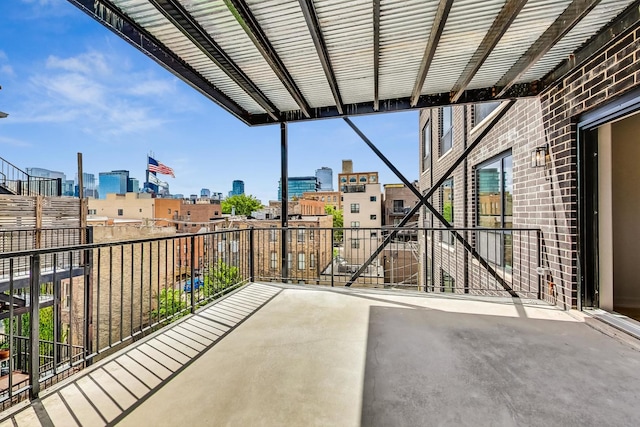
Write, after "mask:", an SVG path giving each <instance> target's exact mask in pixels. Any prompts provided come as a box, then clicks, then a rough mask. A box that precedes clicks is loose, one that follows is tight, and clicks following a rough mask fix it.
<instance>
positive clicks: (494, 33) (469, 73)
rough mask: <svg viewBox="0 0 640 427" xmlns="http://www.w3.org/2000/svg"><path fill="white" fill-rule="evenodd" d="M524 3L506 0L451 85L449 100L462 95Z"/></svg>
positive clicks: (455, 99)
mask: <svg viewBox="0 0 640 427" xmlns="http://www.w3.org/2000/svg"><path fill="white" fill-rule="evenodd" d="M526 3H527V0H507V2H506V3H505V5H504V6H503V7H502V9H501V10H500V12H499V13H498V16H496V19H495V20H494V21H493V24H492V25H491V28H489V31H488V32H487V34H486V35H485V36H484V39H482V42H481V43H480V46H478V49H476V51H475V53H474V54H473V56H472V57H471V60H470V61H469V63H468V64H467V66H466V67H465V69H464V71H463V72H462V74H461V75H460V77H459V78H458V81H457V82H456V84H455V85H454V86H453V90H452V92H453V95H452V96H451V102H456V101H457V100H458V99H459V98H460V96H462V92H463V91H464V90H465V89H466V88H467V86H469V83H471V80H473V77H474V76H475V75H476V73H477V72H478V70H479V69H480V67H482V64H484V61H486V60H487V58H488V57H489V55H490V54H491V52H493V49H494V48H495V47H496V45H497V44H498V42H499V41H500V39H501V38H502V36H503V35H504V33H506V32H507V30H508V29H509V26H510V25H511V24H512V23H513V21H514V20H515V19H516V17H517V16H518V13H520V11H521V10H522V8H523V7H524V5H525V4H526Z"/></svg>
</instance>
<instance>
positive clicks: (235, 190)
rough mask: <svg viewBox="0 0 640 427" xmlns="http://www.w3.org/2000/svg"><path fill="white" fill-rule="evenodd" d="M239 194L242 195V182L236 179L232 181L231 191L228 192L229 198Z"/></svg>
mask: <svg viewBox="0 0 640 427" xmlns="http://www.w3.org/2000/svg"><path fill="white" fill-rule="evenodd" d="M240 194H244V181H242V180H239V179H236V180H235V181H233V184H232V185H231V191H229V197H231V196H239V195H240Z"/></svg>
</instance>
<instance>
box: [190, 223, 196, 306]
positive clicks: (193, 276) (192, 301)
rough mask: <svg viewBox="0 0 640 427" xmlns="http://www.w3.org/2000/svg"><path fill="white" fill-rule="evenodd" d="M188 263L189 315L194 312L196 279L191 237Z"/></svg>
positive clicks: (194, 252) (193, 248) (194, 256)
mask: <svg viewBox="0 0 640 427" xmlns="http://www.w3.org/2000/svg"><path fill="white" fill-rule="evenodd" d="M189 263H190V264H191V265H190V266H189V270H190V271H189V274H190V275H191V289H190V291H191V313H195V312H196V293H195V288H196V279H195V263H196V238H195V236H191V253H190V260H189Z"/></svg>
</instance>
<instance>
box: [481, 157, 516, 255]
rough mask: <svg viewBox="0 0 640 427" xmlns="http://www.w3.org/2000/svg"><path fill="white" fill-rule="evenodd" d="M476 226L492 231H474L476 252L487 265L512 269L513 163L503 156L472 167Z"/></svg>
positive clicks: (510, 158)
mask: <svg viewBox="0 0 640 427" xmlns="http://www.w3.org/2000/svg"><path fill="white" fill-rule="evenodd" d="M475 175H476V225H477V226H478V227H483V228H493V229H496V231H478V232H477V239H476V245H477V250H478V252H479V253H480V255H482V256H483V257H485V258H486V259H487V260H488V261H490V262H493V263H496V264H498V265H501V266H502V265H504V266H505V267H507V268H510V267H511V266H512V263H513V262H512V258H513V254H512V246H513V244H512V235H511V232H510V231H509V229H511V228H512V227H513V162H512V157H511V152H510V151H509V152H507V153H503V154H501V155H499V156H497V157H494V158H492V159H490V160H488V161H486V162H484V163H482V164H480V165H478V166H477V167H476V173H475Z"/></svg>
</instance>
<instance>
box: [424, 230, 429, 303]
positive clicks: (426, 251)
mask: <svg viewBox="0 0 640 427" xmlns="http://www.w3.org/2000/svg"><path fill="white" fill-rule="evenodd" d="M422 232H423V235H424V261H423V265H424V268H423V272H422V284H423V285H424V291H425V292H429V277H428V275H429V264H428V263H429V248H428V247H427V242H428V240H427V230H426V229H424V230H422Z"/></svg>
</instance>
